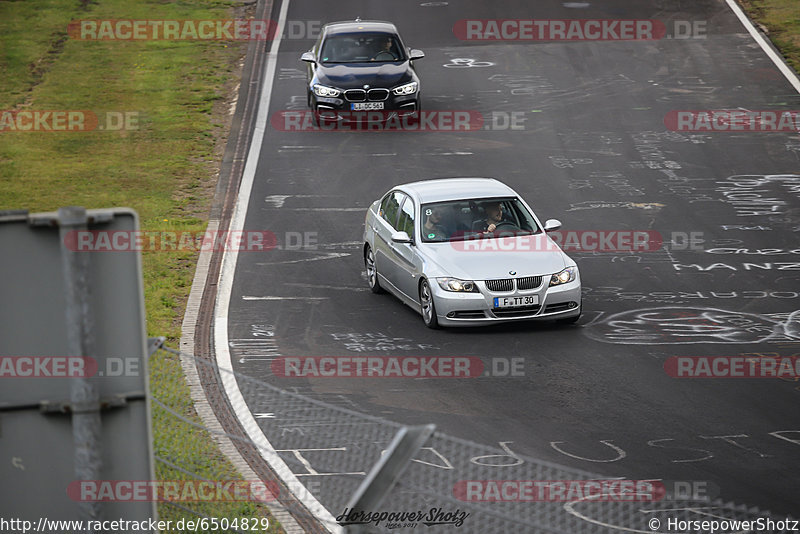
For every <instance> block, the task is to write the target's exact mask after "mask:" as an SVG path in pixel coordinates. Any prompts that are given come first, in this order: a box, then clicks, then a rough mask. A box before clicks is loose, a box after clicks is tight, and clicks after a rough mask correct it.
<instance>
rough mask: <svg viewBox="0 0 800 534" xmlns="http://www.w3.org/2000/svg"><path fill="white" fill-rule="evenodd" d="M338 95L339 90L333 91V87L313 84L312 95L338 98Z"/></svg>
mask: <svg viewBox="0 0 800 534" xmlns="http://www.w3.org/2000/svg"><path fill="white" fill-rule="evenodd" d="M339 93H341V91H340V90H339V89H334V88H333V87H328V86H326V85H320V84H318V83H315V84H314V94H315V95H317V96H339Z"/></svg>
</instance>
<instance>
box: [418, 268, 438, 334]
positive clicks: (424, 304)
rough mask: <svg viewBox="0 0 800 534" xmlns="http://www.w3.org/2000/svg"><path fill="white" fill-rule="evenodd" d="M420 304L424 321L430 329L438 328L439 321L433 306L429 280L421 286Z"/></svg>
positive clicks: (424, 281)
mask: <svg viewBox="0 0 800 534" xmlns="http://www.w3.org/2000/svg"><path fill="white" fill-rule="evenodd" d="M419 303H420V307H421V308H422V320H423V321H424V322H425V326H427V327H428V328H438V327H439V320H438V319H437V318H436V306H435V305H434V304H433V293H432V292H431V286H430V285H429V284H428V281H427V280H423V281H422V282H421V283H420V284H419Z"/></svg>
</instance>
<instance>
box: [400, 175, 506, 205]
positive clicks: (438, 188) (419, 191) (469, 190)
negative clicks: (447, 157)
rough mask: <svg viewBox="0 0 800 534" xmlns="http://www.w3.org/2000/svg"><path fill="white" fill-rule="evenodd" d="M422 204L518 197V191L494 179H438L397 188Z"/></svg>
mask: <svg viewBox="0 0 800 534" xmlns="http://www.w3.org/2000/svg"><path fill="white" fill-rule="evenodd" d="M396 189H402V190H403V191H407V192H408V193H409V194H411V195H412V196H414V197H416V198H417V201H418V202H419V203H420V204H426V203H428V202H446V201H449V200H466V199H473V198H491V197H508V196H517V193H516V191H514V190H513V189H511V188H510V187H508V186H507V185H506V184H504V183H503V182H501V181H499V180H495V179H494V178H436V179H433V180H422V181H420V182H411V183H408V184H403V185H399V186H397V188H396Z"/></svg>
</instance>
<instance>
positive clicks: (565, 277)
mask: <svg viewBox="0 0 800 534" xmlns="http://www.w3.org/2000/svg"><path fill="white" fill-rule="evenodd" d="M577 274H578V268H577V267H567V268H566V269H564V270H563V271H561V272H560V273H556V274H554V275H553V276H551V277H550V285H551V286H557V285H560V284H566V283H568V282H572V281H573V280H575V276H576V275H577Z"/></svg>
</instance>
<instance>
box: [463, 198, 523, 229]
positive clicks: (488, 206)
mask: <svg viewBox="0 0 800 534" xmlns="http://www.w3.org/2000/svg"><path fill="white" fill-rule="evenodd" d="M483 211H484V213H486V220H483V221H477V222H476V224H475V227H474V228H473V229H474V230H477V231H479V232H486V233H491V232H494V231H495V230H496V229H497V228H498V227H499V228H503V229H504V230H513V228H512V227H513V226H514V224H513V223H511V222H510V221H504V220H503V203H502V202H487V203H485V204H483Z"/></svg>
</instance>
